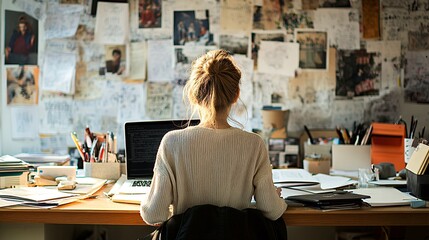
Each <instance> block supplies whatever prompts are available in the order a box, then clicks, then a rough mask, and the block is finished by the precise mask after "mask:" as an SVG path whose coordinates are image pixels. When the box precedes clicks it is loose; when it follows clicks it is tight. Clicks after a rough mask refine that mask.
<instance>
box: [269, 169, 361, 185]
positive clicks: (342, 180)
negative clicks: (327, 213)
mask: <svg viewBox="0 0 429 240" xmlns="http://www.w3.org/2000/svg"><path fill="white" fill-rule="evenodd" d="M272 172H273V182H274V183H275V184H276V185H278V186H285V187H295V186H309V185H316V184H320V189H321V190H325V189H336V188H340V187H345V186H349V185H353V184H357V181H354V180H351V179H350V178H347V177H340V176H330V175H326V174H320V173H319V174H316V175H314V176H313V175H311V174H310V173H309V172H308V171H306V170H304V169H273V170H272Z"/></svg>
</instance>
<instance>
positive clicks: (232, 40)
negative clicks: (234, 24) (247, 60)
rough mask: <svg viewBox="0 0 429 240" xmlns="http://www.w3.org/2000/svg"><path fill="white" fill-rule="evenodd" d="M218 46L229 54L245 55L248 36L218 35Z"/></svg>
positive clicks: (247, 46) (247, 47)
mask: <svg viewBox="0 0 429 240" xmlns="http://www.w3.org/2000/svg"><path fill="white" fill-rule="evenodd" d="M219 38H220V39H219V46H220V48H222V49H225V50H226V51H228V52H229V53H230V54H242V55H246V54H247V51H248V49H249V37H248V36H241V35H220V37H219Z"/></svg>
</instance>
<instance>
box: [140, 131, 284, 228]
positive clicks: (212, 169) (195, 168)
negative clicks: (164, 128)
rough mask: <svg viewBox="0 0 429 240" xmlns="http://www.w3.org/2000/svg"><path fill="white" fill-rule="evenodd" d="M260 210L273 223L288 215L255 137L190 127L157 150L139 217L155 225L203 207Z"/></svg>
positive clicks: (265, 154) (173, 133)
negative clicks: (170, 210)
mask: <svg viewBox="0 0 429 240" xmlns="http://www.w3.org/2000/svg"><path fill="white" fill-rule="evenodd" d="M252 196H254V197H255V200H256V208H257V209H259V210H260V211H261V212H262V213H263V214H264V216H265V217H267V218H269V219H271V220H275V219H277V218H279V217H280V216H281V215H282V214H283V213H284V211H285V210H286V207H287V205H286V203H285V202H284V200H283V199H281V198H280V197H279V196H278V194H277V193H276V190H275V187H274V185H273V180H272V172H271V167H270V164H269V160H268V152H267V149H266V147H265V145H264V142H263V140H262V139H261V138H260V137H259V136H258V135H256V134H253V133H249V132H245V131H243V130H241V129H238V128H228V129H211V128H205V127H200V126H196V127H188V128H186V129H184V130H176V131H171V132H169V133H167V134H166V135H165V136H164V138H163V140H162V141H161V145H160V147H159V150H158V154H157V159H156V163H155V168H154V177H153V181H152V185H151V191H150V193H149V194H148V195H147V198H146V200H144V201H142V204H141V211H140V213H141V216H142V218H143V220H144V221H145V222H146V223H149V224H155V223H160V222H163V221H165V220H167V219H168V217H169V216H170V212H169V206H170V204H172V205H173V214H180V213H183V212H184V211H186V209H188V208H190V207H192V206H195V205H202V204H213V205H216V206H229V207H233V208H236V209H244V208H249V207H251V200H252Z"/></svg>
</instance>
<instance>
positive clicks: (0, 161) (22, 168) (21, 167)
mask: <svg viewBox="0 0 429 240" xmlns="http://www.w3.org/2000/svg"><path fill="white" fill-rule="evenodd" d="M27 171H29V165H28V164H27V163H26V162H24V161H22V160H21V159H18V158H15V157H12V156H9V155H4V156H1V157H0V176H16V175H20V174H22V173H23V172H27Z"/></svg>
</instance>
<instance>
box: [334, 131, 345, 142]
mask: <svg viewBox="0 0 429 240" xmlns="http://www.w3.org/2000/svg"><path fill="white" fill-rule="evenodd" d="M335 131H336V132H337V135H338V139H339V140H340V142H339V143H340V144H344V143H345V142H344V138H343V134H342V133H341V130H340V129H339V128H338V127H336V128H335Z"/></svg>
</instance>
